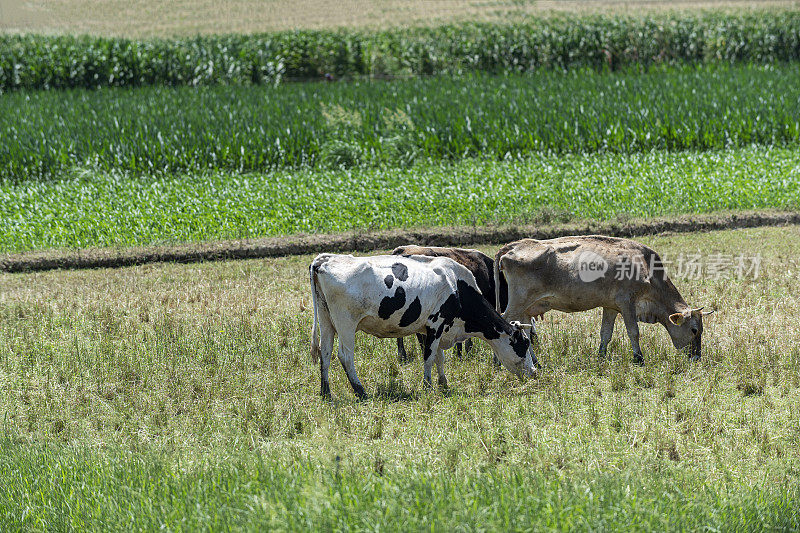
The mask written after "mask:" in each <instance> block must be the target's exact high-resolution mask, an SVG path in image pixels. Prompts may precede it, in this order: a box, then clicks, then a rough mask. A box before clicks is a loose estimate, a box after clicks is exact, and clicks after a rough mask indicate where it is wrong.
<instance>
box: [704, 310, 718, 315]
mask: <svg viewBox="0 0 800 533" xmlns="http://www.w3.org/2000/svg"><path fill="white" fill-rule="evenodd" d="M714 311H716V309H712V310H711V311H703V316H707V315H711V314H713V313H714Z"/></svg>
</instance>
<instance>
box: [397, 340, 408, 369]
mask: <svg viewBox="0 0 800 533" xmlns="http://www.w3.org/2000/svg"><path fill="white" fill-rule="evenodd" d="M397 360H398V361H399V362H400V364H401V365H404V364H406V363H407V362H408V360H409V357H408V354H407V353H406V346H405V344H403V337H398V338H397Z"/></svg>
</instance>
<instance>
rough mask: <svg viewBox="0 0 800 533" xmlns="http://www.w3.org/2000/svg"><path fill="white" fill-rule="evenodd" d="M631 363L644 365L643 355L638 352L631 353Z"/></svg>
mask: <svg viewBox="0 0 800 533" xmlns="http://www.w3.org/2000/svg"><path fill="white" fill-rule="evenodd" d="M633 364H634V365H637V366H644V356H643V355H642V354H640V353H637V354H633Z"/></svg>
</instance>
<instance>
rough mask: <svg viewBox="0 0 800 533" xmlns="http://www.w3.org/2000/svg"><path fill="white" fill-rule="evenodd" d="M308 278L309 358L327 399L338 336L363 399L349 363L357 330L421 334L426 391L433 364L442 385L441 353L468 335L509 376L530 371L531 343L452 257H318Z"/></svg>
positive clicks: (391, 334) (389, 335) (341, 354)
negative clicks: (480, 342)
mask: <svg viewBox="0 0 800 533" xmlns="http://www.w3.org/2000/svg"><path fill="white" fill-rule="evenodd" d="M309 276H310V279H311V293H312V298H313V302H314V326H313V329H312V331H311V356H312V359H313V360H314V362H316V361H317V360H319V361H320V378H321V382H322V384H321V394H322V396H324V397H327V396H330V387H329V385H328V366H329V365H330V359H331V353H332V351H333V338H334V335H335V334H337V335H339V361H340V362H341V363H342V366H343V367H344V369H345V372H347V378H348V379H349V380H350V384H351V385H352V386H353V390H354V391H355V393H356V395H358V396H359V397H361V398H364V397H365V396H366V394H365V392H364V387H363V386H362V385H361V382H360V381H359V380H358V376H357V375H356V369H355V364H354V360H353V354H354V349H355V335H356V331H358V330H361V331H364V332H367V333H369V334H371V335H374V336H376V337H381V338H398V337H406V336H408V335H413V334H415V333H422V334H424V335H425V347H424V351H423V357H424V361H425V379H424V383H425V386H426V387H428V388H429V387H430V386H431V367H432V365H433V362H434V359H435V361H436V368H437V370H438V372H439V385H440V386H442V387H446V386H447V379H446V378H445V375H444V354H443V353H442V350H446V349H448V348H450V347H452V346H453V344H454V343H456V342H460V341H463V340H465V339H467V338H468V337H480V338H482V339H485V340H486V341H487V342H488V343H489V344H490V345H491V347H492V349H493V350H494V352H495V354H497V356H498V357H499V359H500V361H501V362H502V363H503V364H504V365H505V367H506V368H507V369H508V370H509V371H511V372H513V373H514V374H517V375H518V376H531V375H533V373H534V370H533V362H532V359H531V356H530V355H529V350H528V348H529V347H530V341H529V340H528V338H527V336H526V335H525V333H524V332H523V331H522V330H521V327H520V326H519V325H514V326H512V325H511V324H509V323H508V322H506V321H505V320H503V318H502V317H501V316H500V314H499V313H498V312H497V311H495V310H494V308H493V307H492V306H491V305H489V303H488V302H487V301H486V300H485V299H484V298H483V296H481V293H480V291H479V290H478V286H477V284H476V283H475V278H474V276H473V275H472V273H470V271H469V270H467V269H466V268H465V267H464V266H462V265H460V264H458V263H456V262H455V261H453V260H452V259H448V258H445V257H435V258H432V257H424V256H409V257H403V256H396V255H385V256H373V257H353V256H351V255H335V254H322V255H319V256H317V257H316V259H314V261H313V262H312V263H311V266H310V267H309ZM317 325H319V330H317Z"/></svg>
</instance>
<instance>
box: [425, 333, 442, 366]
mask: <svg viewBox="0 0 800 533" xmlns="http://www.w3.org/2000/svg"><path fill="white" fill-rule="evenodd" d="M438 338H439V337H438V336H437V335H436V331H434V330H433V329H432V328H425V341H424V342H423V344H422V359H423V360H425V361H427V360H428V357H430V356H431V355H433V350H431V344H433V341H434V339H438Z"/></svg>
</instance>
